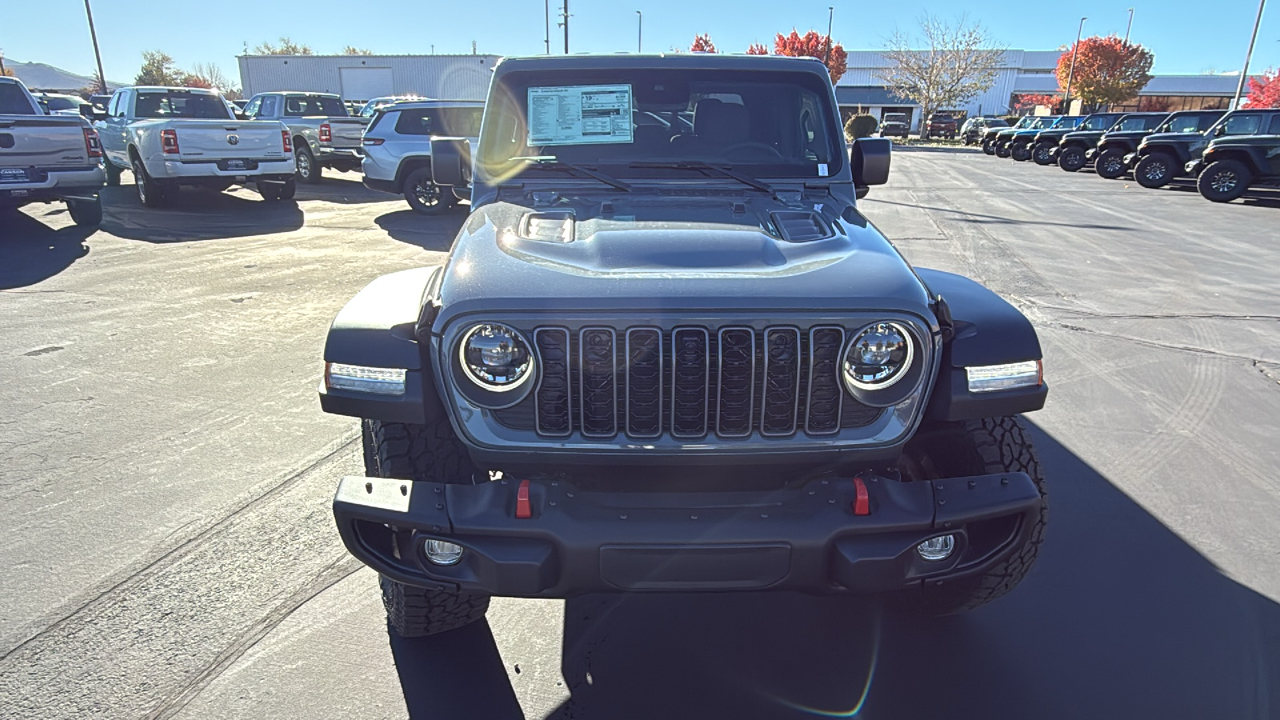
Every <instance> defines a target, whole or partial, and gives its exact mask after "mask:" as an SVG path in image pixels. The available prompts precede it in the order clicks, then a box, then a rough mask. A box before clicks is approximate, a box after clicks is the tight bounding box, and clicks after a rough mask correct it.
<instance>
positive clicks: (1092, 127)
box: [1031, 112, 1124, 167]
mask: <svg viewBox="0 0 1280 720" xmlns="http://www.w3.org/2000/svg"><path fill="white" fill-rule="evenodd" d="M1122 117H1124V113H1109V112H1108V113H1093V114H1091V115H1086V116H1085V117H1084V119H1083V120H1081V121H1080V122H1079V123H1078V124H1077V125H1076V126H1075V127H1072V128H1063V129H1055V130H1042V131H1040V134H1039V135H1037V136H1036V145H1035V148H1034V149H1033V150H1032V152H1031V159H1033V160H1035V161H1036V164H1038V165H1053V164H1054V163H1057V162H1059V160H1060V159H1061V153H1062V150H1063V148H1064V147H1067V145H1066V144H1065V142H1064V141H1065V139H1066V137H1067V136H1068V135H1071V136H1072V137H1073V138H1076V139H1077V140H1076V142H1075V143H1073V144H1072V145H1071V146H1072V147H1079V148H1080V154H1079V160H1080V164H1081V167H1083V166H1084V152H1085V150H1087V149H1088V148H1087V147H1085V146H1084V145H1085V143H1084V142H1083V138H1084V136H1083V135H1080V133H1098V134H1099V135H1098V136H1099V137H1101V133H1103V132H1105V131H1106V130H1108V129H1109V128H1110V127H1111V126H1112V125H1115V123H1116V121H1117V120H1119V119H1120V118H1122ZM1094 144H1096V140H1095V141H1094ZM1089 147H1092V145H1090V146H1089ZM1073 157H1074V156H1073Z"/></svg>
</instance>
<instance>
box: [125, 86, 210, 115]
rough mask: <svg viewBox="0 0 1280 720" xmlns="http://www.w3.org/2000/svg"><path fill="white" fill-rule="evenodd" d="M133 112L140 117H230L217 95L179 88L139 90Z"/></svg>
mask: <svg viewBox="0 0 1280 720" xmlns="http://www.w3.org/2000/svg"><path fill="white" fill-rule="evenodd" d="M133 114H134V116H135V117H140V118H170V117H181V118H204V119H206V120H226V119H229V118H230V117H231V111H230V110H228V109H227V104H226V103H224V102H223V101H222V98H220V97H218V96H217V95H212V94H206V93H192V92H183V91H181V90H160V91H143V92H139V93H138V100H137V102H136V103H135V104H134V110H133Z"/></svg>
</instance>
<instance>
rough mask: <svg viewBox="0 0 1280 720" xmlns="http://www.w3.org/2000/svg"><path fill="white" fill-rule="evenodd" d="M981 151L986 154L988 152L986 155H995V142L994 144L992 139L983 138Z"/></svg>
mask: <svg viewBox="0 0 1280 720" xmlns="http://www.w3.org/2000/svg"><path fill="white" fill-rule="evenodd" d="M982 152H984V153H986V154H988V155H995V154H996V144H995V143H994V142H993V141H991V140H986V139H984V140H983V141H982Z"/></svg>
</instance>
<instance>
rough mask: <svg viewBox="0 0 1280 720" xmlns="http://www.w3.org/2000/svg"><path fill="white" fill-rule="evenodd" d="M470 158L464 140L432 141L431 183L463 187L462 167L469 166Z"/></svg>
mask: <svg viewBox="0 0 1280 720" xmlns="http://www.w3.org/2000/svg"><path fill="white" fill-rule="evenodd" d="M470 156H471V152H470V148H469V146H468V145H467V141H466V140H432V141H431V182H433V183H435V184H436V185H442V186H448V187H463V186H465V185H466V184H467V181H466V178H465V177H464V176H463V167H464V166H465V165H469V164H470Z"/></svg>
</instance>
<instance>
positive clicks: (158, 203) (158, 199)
mask: <svg viewBox="0 0 1280 720" xmlns="http://www.w3.org/2000/svg"><path fill="white" fill-rule="evenodd" d="M132 161H133V186H134V188H136V189H137V191H138V200H140V201H141V202H142V204H143V205H145V206H146V207H149V208H158V207H164V206H165V203H166V201H167V200H168V193H166V192H165V188H164V187H163V186H161V185H160V183H158V182H156V181H155V180H152V179H151V176H150V175H148V174H147V168H146V167H145V166H143V164H142V160H140V159H139V158H138V156H137V155H134V156H133V158H132Z"/></svg>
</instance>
